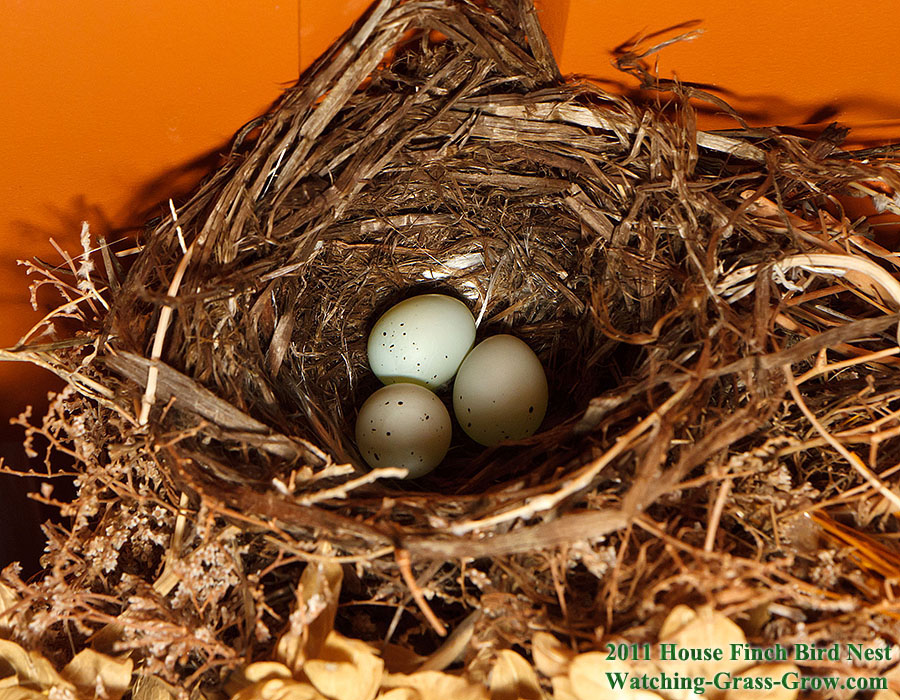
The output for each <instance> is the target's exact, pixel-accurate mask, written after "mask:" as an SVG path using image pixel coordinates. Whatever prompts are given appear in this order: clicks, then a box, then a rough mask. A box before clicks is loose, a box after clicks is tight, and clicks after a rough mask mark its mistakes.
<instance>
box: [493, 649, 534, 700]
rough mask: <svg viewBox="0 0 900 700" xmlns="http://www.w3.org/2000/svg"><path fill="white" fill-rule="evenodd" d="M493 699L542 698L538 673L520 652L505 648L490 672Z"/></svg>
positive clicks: (531, 699)
mask: <svg viewBox="0 0 900 700" xmlns="http://www.w3.org/2000/svg"><path fill="white" fill-rule="evenodd" d="M490 689H491V700H542V699H543V697H544V693H543V692H542V691H541V686H540V683H538V679H537V674H536V673H535V672H534V669H533V668H532V667H531V664H529V663H528V662H527V661H526V660H525V659H523V658H522V656H521V655H520V654H517V653H516V652H514V651H512V650H511V649H504V650H502V651H501V652H500V653H499V654H497V660H496V662H495V663H494V667H493V668H492V669H491V674H490Z"/></svg>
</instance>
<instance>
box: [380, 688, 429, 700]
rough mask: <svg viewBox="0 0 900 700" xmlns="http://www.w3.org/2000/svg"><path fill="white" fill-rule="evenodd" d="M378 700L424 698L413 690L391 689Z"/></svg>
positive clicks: (417, 699) (418, 699)
mask: <svg viewBox="0 0 900 700" xmlns="http://www.w3.org/2000/svg"><path fill="white" fill-rule="evenodd" d="M377 700H422V696H421V695H419V693H418V691H415V690H413V689H412V688H391V689H390V690H388V691H387V692H384V693H381V694H380V695H379V696H378V698H377Z"/></svg>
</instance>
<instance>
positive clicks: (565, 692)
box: [550, 671, 578, 700]
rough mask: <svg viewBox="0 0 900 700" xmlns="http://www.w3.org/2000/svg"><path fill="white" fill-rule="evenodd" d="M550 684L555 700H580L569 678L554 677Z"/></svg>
mask: <svg viewBox="0 0 900 700" xmlns="http://www.w3.org/2000/svg"><path fill="white" fill-rule="evenodd" d="M567 673H568V671H567ZM550 684H551V685H552V687H553V700H578V697H577V696H576V695H575V691H574V690H572V681H570V680H569V677H568V676H553V678H551V679H550Z"/></svg>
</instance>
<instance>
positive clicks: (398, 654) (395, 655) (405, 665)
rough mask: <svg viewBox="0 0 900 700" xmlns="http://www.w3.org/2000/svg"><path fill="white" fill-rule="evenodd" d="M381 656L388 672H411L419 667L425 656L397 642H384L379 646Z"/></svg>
mask: <svg viewBox="0 0 900 700" xmlns="http://www.w3.org/2000/svg"><path fill="white" fill-rule="evenodd" d="M381 658H382V659H384V667H385V669H386V670H387V671H388V672H390V673H412V672H413V671H415V670H417V669H419V667H420V666H421V665H422V662H423V661H424V660H425V658H426V657H424V656H422V655H420V654H417V653H416V652H414V651H413V650H412V649H409V648H407V647H404V646H401V645H399V644H385V645H384V646H383V647H381Z"/></svg>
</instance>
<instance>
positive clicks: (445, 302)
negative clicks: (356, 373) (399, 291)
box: [368, 294, 475, 389]
mask: <svg viewBox="0 0 900 700" xmlns="http://www.w3.org/2000/svg"><path fill="white" fill-rule="evenodd" d="M474 343H475V319H474V318H472V312H471V311H469V308H468V307H467V306H466V305H465V304H464V303H463V302H461V301H460V300H459V299H454V298H453V297H450V296H447V295H446V294H421V295H419V296H415V297H410V298H409V299H405V300H403V301H401V302H400V303H399V304H395V305H394V306H392V307H391V308H390V309H388V310H387V311H386V312H385V313H384V314H383V315H382V316H381V318H379V319H378V321H376V323H375V326H374V328H372V332H371V333H370V334H369V342H368V354H369V366H370V367H371V368H372V371H373V372H374V373H375V376H376V377H378V378H379V379H380V380H381V382H382V383H383V384H394V383H397V382H412V383H414V384H421V385H422V386H426V387H428V388H429V389H436V388H438V387H441V386H443V385H445V384H447V383H448V382H449V381H450V380H451V379H453V375H454V374H456V370H457V369H459V365H460V363H461V362H462V361H463V358H464V357H465V356H466V353H468V352H469V350H471V349H472V345H473V344H474Z"/></svg>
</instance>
